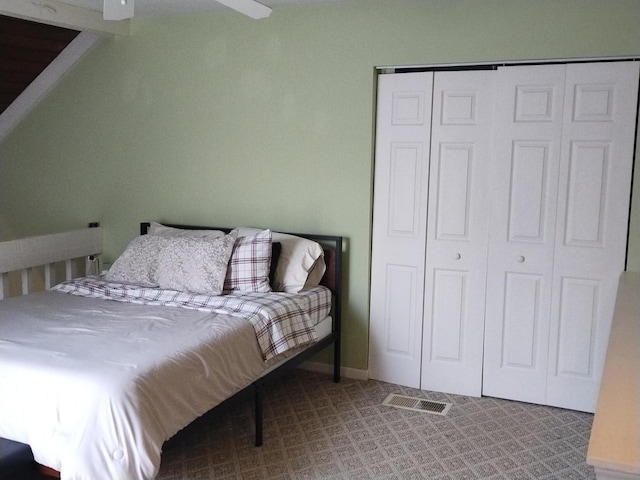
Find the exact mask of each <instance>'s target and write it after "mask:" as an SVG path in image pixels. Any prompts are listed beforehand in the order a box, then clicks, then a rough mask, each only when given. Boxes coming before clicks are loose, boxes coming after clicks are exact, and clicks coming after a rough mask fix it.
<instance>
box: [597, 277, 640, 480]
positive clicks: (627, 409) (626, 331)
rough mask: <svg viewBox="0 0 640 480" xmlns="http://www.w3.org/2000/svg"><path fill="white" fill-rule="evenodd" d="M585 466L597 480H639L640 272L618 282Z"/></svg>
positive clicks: (621, 278)
mask: <svg viewBox="0 0 640 480" xmlns="http://www.w3.org/2000/svg"><path fill="white" fill-rule="evenodd" d="M587 463H588V464H589V465H592V466H593V467H594V469H595V472H596V477H597V478H598V480H622V479H640V272H625V273H623V274H622V275H621V277H620V285H619V287H618V296H617V299H616V307H615V313H614V316H613V323H612V325H611V334H610V336H609V343H608V347H607V356H606V360H605V364H604V372H603V374H602V382H601V384H600V392H599V394H598V404H597V406H596V411H595V415H594V418H593V426H592V428H591V438H590V439H589V449H588V451H587Z"/></svg>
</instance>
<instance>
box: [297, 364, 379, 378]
mask: <svg viewBox="0 0 640 480" xmlns="http://www.w3.org/2000/svg"><path fill="white" fill-rule="evenodd" d="M299 368H302V369H303V370H309V371H311V372H320V373H328V374H332V373H333V365H331V364H328V363H319V362H302V363H301V364H300V367H299ZM340 375H342V376H343V377H345V378H352V379H354V380H369V370H360V369H358V368H351V367H340Z"/></svg>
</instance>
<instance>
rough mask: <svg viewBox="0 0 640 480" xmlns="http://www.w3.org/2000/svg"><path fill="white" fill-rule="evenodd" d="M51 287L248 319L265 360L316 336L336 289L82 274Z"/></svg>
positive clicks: (96, 296)
mask: <svg viewBox="0 0 640 480" xmlns="http://www.w3.org/2000/svg"><path fill="white" fill-rule="evenodd" d="M51 290H53V291H57V292H61V293H67V294H70V295H78V296H82V297H90V298H100V299H106V300H116V301H119V302H128V303H139V304H144V305H161V306H171V307H182V308H190V309H194V310H200V311H206V312H213V313H224V314H229V315H234V316H239V317H242V318H246V319H247V320H249V322H251V324H252V325H253V328H254V329H255V332H256V338H257V339H258V344H259V345H260V349H261V351H262V357H263V359H264V360H265V361H267V360H269V359H270V358H273V357H274V356H276V355H278V354H280V353H283V352H286V351H287V350H289V349H291V348H295V347H298V346H301V345H305V344H307V343H312V342H315V341H316V340H317V335H316V331H315V328H314V325H315V324H316V323H317V322H318V321H320V320H322V319H323V318H324V317H325V316H327V315H328V313H329V311H330V310H331V291H330V290H329V289H327V288H325V287H314V288H310V289H307V290H303V291H302V292H300V293H283V292H271V293H242V294H230V295H201V294H192V293H188V292H180V291H177V290H165V289H161V288H158V287H153V286H143V285H134V284H126V283H117V282H109V281H106V280H104V279H102V278H100V277H81V278H76V279H73V280H69V281H66V282H62V283H60V284H58V285H56V286H54V287H53V288H52V289H51Z"/></svg>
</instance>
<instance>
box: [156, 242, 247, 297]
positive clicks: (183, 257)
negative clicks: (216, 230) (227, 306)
mask: <svg viewBox="0 0 640 480" xmlns="http://www.w3.org/2000/svg"><path fill="white" fill-rule="evenodd" d="M237 236H238V232H237V231H236V230H233V231H232V232H231V233H229V234H227V235H225V236H223V237H219V238H192V237H166V238H165V240H166V242H167V243H166V245H165V246H164V248H163V249H162V251H161V252H159V256H158V270H157V278H158V284H159V286H160V288H166V289H169V290H179V291H187V292H192V293H200V294H206V295H220V294H221V293H222V288H223V286H224V278H225V275H226V273H227V263H228V262H229V257H230V256H231V251H232V249H233V245H234V244H235V242H236V238H237Z"/></svg>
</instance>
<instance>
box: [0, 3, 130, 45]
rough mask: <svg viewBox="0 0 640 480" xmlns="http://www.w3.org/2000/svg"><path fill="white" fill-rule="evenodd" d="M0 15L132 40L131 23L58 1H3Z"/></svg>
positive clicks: (0, 5) (0, 6)
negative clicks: (104, 16)
mask: <svg viewBox="0 0 640 480" xmlns="http://www.w3.org/2000/svg"><path fill="white" fill-rule="evenodd" d="M0 15H6V16H9V17H16V18H22V19H24V20H30V21H32V22H40V23H46V24H49V25H55V26H58V27H64V28H69V29H73V30H79V31H86V32H93V33H100V34H104V33H106V34H109V35H119V36H129V32H130V29H129V20H128V19H127V20H119V21H111V20H104V19H103V18H102V12H97V11H95V10H89V9H87V8H81V7H76V6H75V5H70V4H68V3H63V2H60V1H57V0H47V1H46V2H45V1H32V0H2V2H0Z"/></svg>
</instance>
